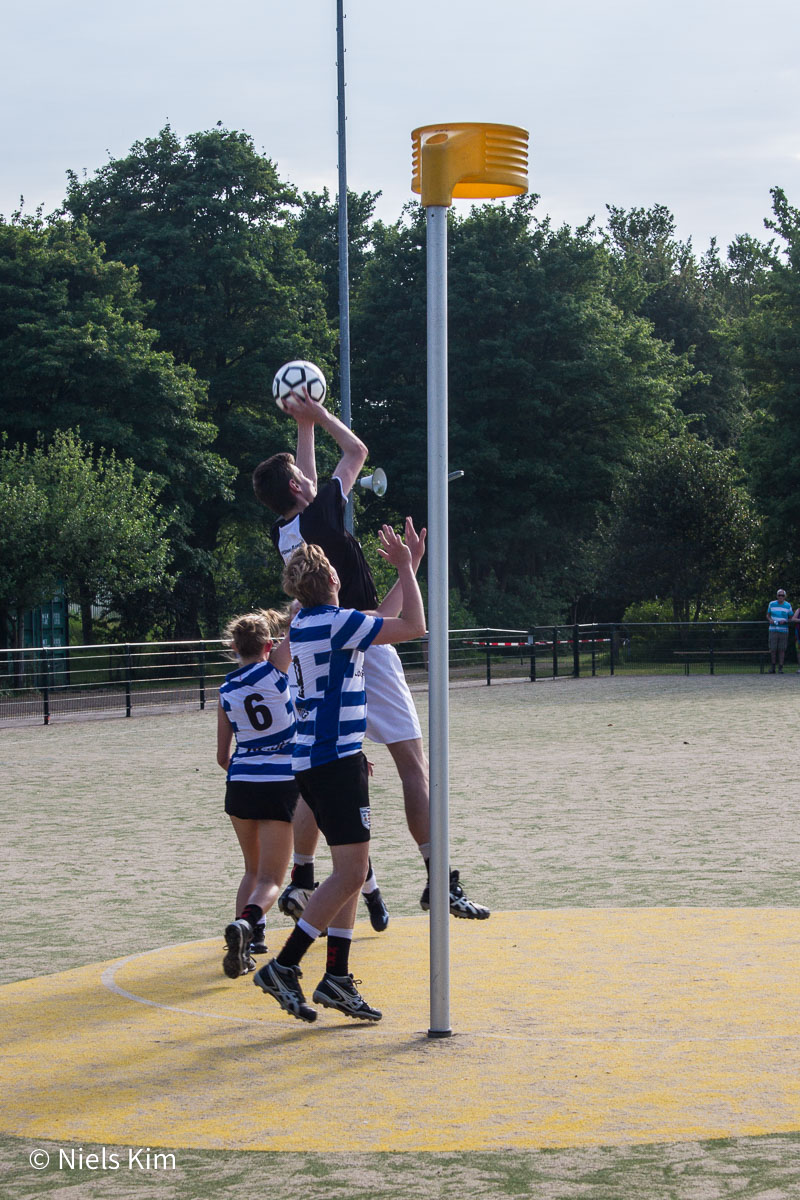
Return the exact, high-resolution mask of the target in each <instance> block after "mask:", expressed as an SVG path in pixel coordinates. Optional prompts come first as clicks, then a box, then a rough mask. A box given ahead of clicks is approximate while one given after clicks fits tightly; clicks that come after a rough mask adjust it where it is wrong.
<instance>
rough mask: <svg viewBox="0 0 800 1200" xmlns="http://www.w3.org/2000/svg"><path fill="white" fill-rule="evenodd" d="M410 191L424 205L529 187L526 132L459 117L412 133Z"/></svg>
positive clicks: (517, 192) (514, 193)
mask: <svg viewBox="0 0 800 1200" xmlns="http://www.w3.org/2000/svg"><path fill="white" fill-rule="evenodd" d="M411 143H412V163H411V170H412V176H411V190H412V191H413V192H418V193H420V195H421V197H422V203H423V205H424V206H425V208H428V207H429V206H434V205H435V206H442V207H447V206H449V205H450V204H451V203H452V201H453V200H495V199H499V198H501V197H503V196H522V195H524V194H525V193H526V192H527V190H528V131H527V130H526V129H520V128H519V127H518V126H516V125H489V124H483V123H480V122H470V121H456V122H454V123H453V124H448V125H422V126H420V128H419V129H415V130H414V131H413V132H412V134H411Z"/></svg>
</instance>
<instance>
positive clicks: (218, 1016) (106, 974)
mask: <svg viewBox="0 0 800 1200" xmlns="http://www.w3.org/2000/svg"><path fill="white" fill-rule="evenodd" d="M191 944H192V943H190V942H184V943H183V945H185V946H189V945H191ZM170 949H173V950H178V949H180V947H179V946H160V947H159V948H158V949H157V950H145V951H144V952H143V953H142V954H131V955H129V957H128V958H123V959H120V961H119V962H115V963H112V965H111V966H110V967H106V969H105V971H103V973H102V975H101V976H100V982H101V983H102V985H103V987H105V988H108V990H109V991H110V992H113V993H114V994H115V995H116V996H121V997H122V998H123V1000H133V1001H134V1003H135V1004H147V1005H149V1007H150V1008H161V1009H163V1010H164V1011H165V1012H174V1013H180V1014H181V1015H182V1016H185V1017H200V1018H201V1019H203V1020H208V1021H228V1022H229V1023H232V1024H236V1025H260V1024H261V1022H260V1021H258V1020H253V1018H252V1017H233V1016H229V1015H228V1014H226V1013H208V1012H198V1010H197V1009H195V1008H177V1007H176V1006H175V1005H173V1004H159V1002H158V1001H157V1000H148V999H147V998H146V997H145V996H137V995H136V993H135V992H129V991H127V990H126V989H125V988H123V987H120V985H119V984H118V983H117V982H116V979H115V975H116V973H117V971H119V970H120V969H121V968H122V967H125V966H127V965H128V963H131V962H136V960H137V959H138V958H147V956H148V954H159V953H160V951H161V950H170Z"/></svg>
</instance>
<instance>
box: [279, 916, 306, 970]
mask: <svg viewBox="0 0 800 1200" xmlns="http://www.w3.org/2000/svg"><path fill="white" fill-rule="evenodd" d="M315 941H316V938H313V937H312V936H311V934H310V933H306V931H305V929H301V928H300V926H299V925H295V927H294V929H293V930H292V932H291V933H290V934H289V936H288V938H287V939H286V945H285V946H284V947H283V949H282V950H281V952H280V954H279V955H278V957H277V959H276V962H277V963H278V966H279V967H296V966H297V964H298V963H299V962H300V959H301V958H302V957H303V955H304V954H305V952H306V950H307V949H308V947H309V946H313V944H314V942H315Z"/></svg>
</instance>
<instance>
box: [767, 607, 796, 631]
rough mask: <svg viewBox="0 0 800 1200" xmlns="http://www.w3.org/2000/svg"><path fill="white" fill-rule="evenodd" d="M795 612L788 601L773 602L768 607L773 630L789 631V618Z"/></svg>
mask: <svg viewBox="0 0 800 1200" xmlns="http://www.w3.org/2000/svg"><path fill="white" fill-rule="evenodd" d="M793 611H794V610H793V608H792V606H791V604H790V603H789V601H788V600H772V601H771V602H770V603H769V604H768V605H767V613H768V615H769V616H770V617H772V628H773V629H784V630H788V628H789V617H790V616H791V615H792V612H793Z"/></svg>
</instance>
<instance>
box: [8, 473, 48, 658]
mask: <svg viewBox="0 0 800 1200" xmlns="http://www.w3.org/2000/svg"><path fill="white" fill-rule="evenodd" d="M50 533H51V527H50V515H49V505H48V501H47V497H46V496H45V495H44V493H43V492H42V490H41V488H40V487H39V486H38V484H37V483H35V482H34V481H33V480H32V479H26V478H20V477H19V476H18V474H17V472H16V471H14V472H11V471H9V470H8V469H7V454H6V451H5V450H3V451H0V648H5V646H6V645H7V641H8V634H9V628H10V627H12V626H13V627H15V628H16V630H17V632H19V631H20V630H21V628H22V622H21V614H22V612H23V610H24V609H26V608H33V607H34V606H36V605H38V604H42V603H44V601H45V600H46V599H48V597H50V596H52V594H53V592H54V590H55V586H56V574H55V569H54V565H53V562H52V558H51V556H50V553H49V538H50ZM15 640H16V639H15Z"/></svg>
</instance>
